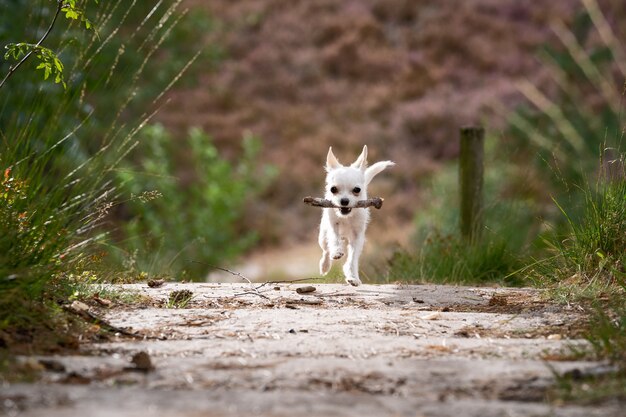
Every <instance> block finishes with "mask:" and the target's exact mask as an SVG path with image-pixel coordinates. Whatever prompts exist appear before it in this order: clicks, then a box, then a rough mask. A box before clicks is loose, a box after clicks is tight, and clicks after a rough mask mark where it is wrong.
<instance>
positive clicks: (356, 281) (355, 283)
mask: <svg viewBox="0 0 626 417" xmlns="http://www.w3.org/2000/svg"><path fill="white" fill-rule="evenodd" d="M346 282H347V283H348V284H350V285H352V286H353V287H358V286H359V285H361V284H362V282H361V280H360V279H358V278H354V277H353V278H346Z"/></svg>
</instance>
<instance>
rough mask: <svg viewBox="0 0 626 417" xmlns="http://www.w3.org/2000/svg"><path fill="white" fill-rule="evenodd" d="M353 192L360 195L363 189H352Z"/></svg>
mask: <svg viewBox="0 0 626 417" xmlns="http://www.w3.org/2000/svg"><path fill="white" fill-rule="evenodd" d="M352 192H353V193H354V194H358V193H360V192H361V188H360V187H354V188H353V189H352Z"/></svg>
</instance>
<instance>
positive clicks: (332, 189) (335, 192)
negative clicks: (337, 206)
mask: <svg viewBox="0 0 626 417" xmlns="http://www.w3.org/2000/svg"><path fill="white" fill-rule="evenodd" d="M337 191H339V190H338V189H337V187H335V186H334V185H333V186H332V187H330V192H331V193H333V194H337Z"/></svg>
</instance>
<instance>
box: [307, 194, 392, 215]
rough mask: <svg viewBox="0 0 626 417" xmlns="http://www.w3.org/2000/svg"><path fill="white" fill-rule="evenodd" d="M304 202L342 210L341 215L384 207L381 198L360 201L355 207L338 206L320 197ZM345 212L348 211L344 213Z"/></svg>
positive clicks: (314, 205)
mask: <svg viewBox="0 0 626 417" xmlns="http://www.w3.org/2000/svg"><path fill="white" fill-rule="evenodd" d="M302 201H303V202H304V204H309V205H311V206H313V207H323V208H338V209H341V214H348V213H350V211H352V209H353V208H367V207H375V208H377V209H380V208H381V207H382V206H383V201H384V200H383V199H382V198H380V197H374V198H369V199H367V200H359V201H357V202H356V204H355V205H354V206H353V207H344V206H337V205H335V204H333V202H332V201H330V200H326V199H325V198H319V197H316V198H313V197H304V199H303V200H302ZM344 210H347V211H345V212H344Z"/></svg>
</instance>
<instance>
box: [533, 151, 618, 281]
mask: <svg viewBox="0 0 626 417" xmlns="http://www.w3.org/2000/svg"><path fill="white" fill-rule="evenodd" d="M624 159H625V155H624V154H621V156H619V157H618V158H616V159H614V160H612V161H606V163H603V164H602V165H604V168H603V169H604V170H605V174H604V175H601V176H600V177H599V179H598V180H597V181H596V184H595V186H585V187H581V188H580V189H579V192H580V193H581V194H582V195H583V199H582V204H581V205H582V207H581V208H578V207H575V206H570V205H566V204H565V203H564V202H559V201H555V204H556V205H557V206H558V207H559V209H560V212H561V214H562V216H563V217H564V218H565V219H566V223H567V225H568V228H567V229H566V232H565V234H564V235H562V234H560V233H558V232H557V233H555V235H554V236H553V237H551V238H550V239H549V240H548V241H547V243H548V245H547V247H548V250H550V252H551V253H552V254H553V256H551V257H549V258H548V259H546V260H545V261H544V262H541V263H539V264H538V265H537V267H536V268H534V269H532V271H531V272H530V273H531V274H533V273H534V274H535V275H538V277H537V278H538V279H539V280H544V281H545V280H546V279H548V280H551V281H552V283H557V284H558V285H559V286H564V287H566V288H567V287H568V286H570V285H574V286H575V287H581V288H588V287H590V286H591V287H592V288H596V289H602V288H605V289H606V288H610V287H615V286H616V284H618V283H623V282H624V280H626V269H625V265H626V170H625V169H624ZM609 167H612V168H613V169H611V171H610V174H606V172H607V170H608V169H609ZM615 168H616V169H615ZM578 213H582V214H578Z"/></svg>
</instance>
